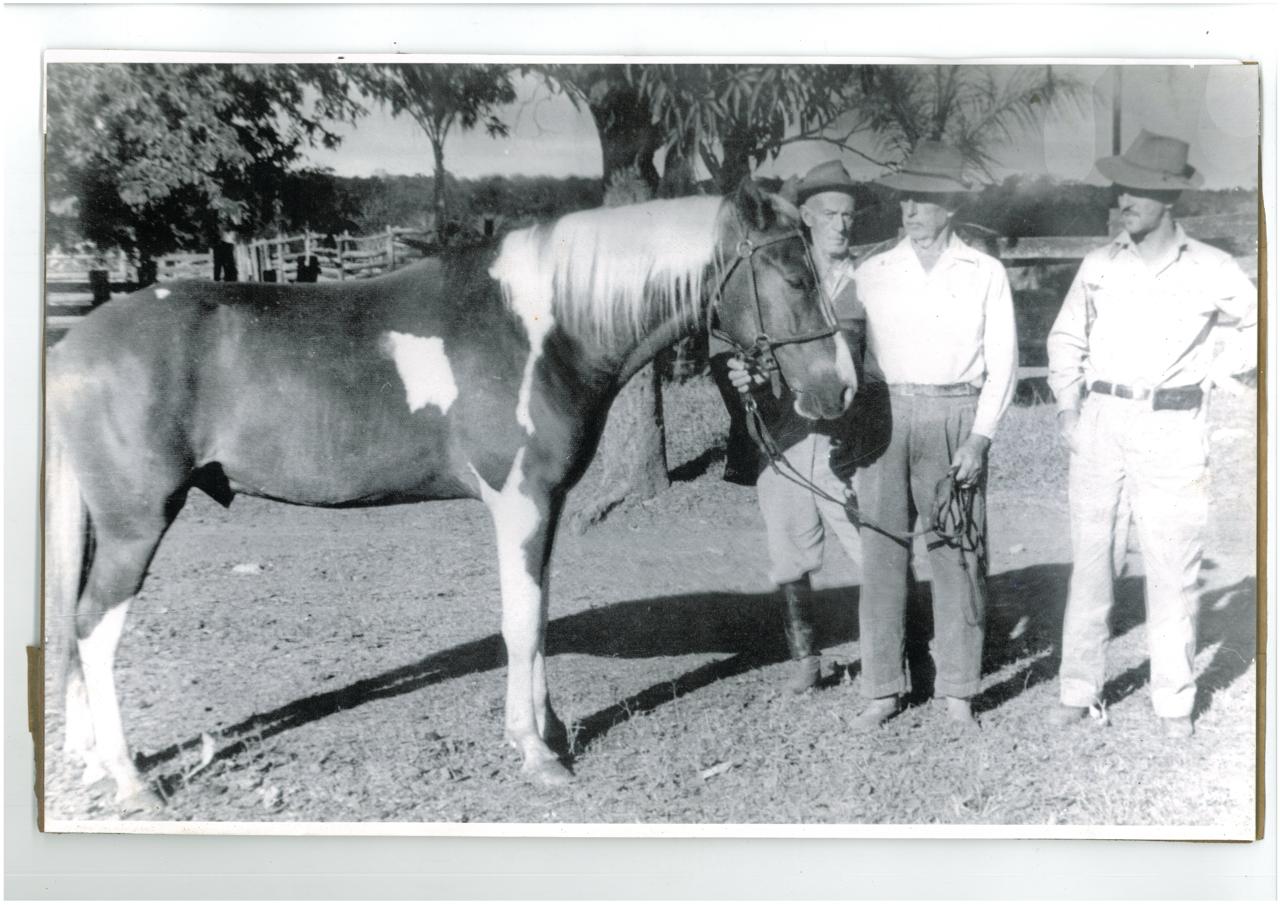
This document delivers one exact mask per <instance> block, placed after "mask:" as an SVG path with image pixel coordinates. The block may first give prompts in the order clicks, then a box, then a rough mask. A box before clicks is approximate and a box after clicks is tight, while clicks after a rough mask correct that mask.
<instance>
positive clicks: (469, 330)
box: [45, 182, 856, 811]
mask: <svg viewBox="0 0 1280 905" xmlns="http://www.w3.org/2000/svg"><path fill="white" fill-rule="evenodd" d="M713 315H715V316H716V317H717V318H718V321H719V326H718V327H717V328H716V329H717V331H718V332H719V334H720V335H723V336H726V337H727V338H729V339H730V340H731V341H732V342H734V343H735V344H736V345H737V346H738V347H739V349H740V350H742V351H744V352H751V351H754V352H756V353H757V354H760V355H761V356H763V357H765V358H766V359H768V360H770V361H776V362H777V365H778V367H779V368H780V370H781V371H782V373H783V376H784V378H785V379H786V380H787V382H788V383H789V385H790V386H791V387H792V389H793V390H794V391H795V393H796V396H797V408H798V409H799V411H800V412H801V413H802V414H804V415H806V416H808V417H814V418H830V417H835V416H837V415H838V414H840V413H841V412H842V411H843V410H844V409H845V408H847V406H848V404H849V402H850V400H851V399H852V395H853V390H854V388H855V385H856V377H855V376H854V371H853V365H852V361H851V358H850V355H849V350H848V348H847V347H846V346H845V345H844V343H843V340H842V339H841V338H840V335H839V334H838V333H837V332H836V330H835V325H834V322H833V320H832V318H831V312H830V311H829V309H828V308H827V306H826V305H825V304H824V302H823V301H822V299H821V297H820V293H819V291H818V288H817V284H816V280H815V276H814V273H813V269H812V265H811V262H810V260H809V257H808V250H807V247H806V245H805V243H804V240H803V236H802V234H801V233H800V232H799V231H798V229H797V226H796V224H795V222H794V220H793V219H792V218H791V217H790V215H789V213H788V212H787V211H786V208H785V202H781V201H780V200H779V199H777V198H775V197H774V196H769V195H767V194H765V193H763V192H762V191H761V190H760V189H759V188H757V187H756V186H755V184H754V183H751V182H746V183H744V184H743V186H742V187H741V188H740V189H739V190H738V191H737V192H736V193H734V194H733V195H731V196H729V197H728V198H725V199H720V198H711V197H695V198H684V199H678V200H670V201H652V202H647V203H643V204H637V205H632V206H629V207H619V208H609V209H601V210H594V211H583V212H578V213H573V214H569V215H567V216H565V217H563V218H561V219H560V220H558V221H555V222H554V223H550V224H545V225H542V226H537V227H532V228H529V229H524V230H520V231H517V232H513V233H510V234H509V235H507V236H506V237H505V238H504V240H503V241H502V243H501V245H500V246H499V247H498V248H497V249H496V250H495V249H492V248H483V249H475V248H473V249H466V250H458V251H454V252H449V253H446V254H445V255H443V256H441V257H439V258H434V259H428V260H425V261H422V262H419V263H417V264H415V265H413V266H411V267H408V268H406V269H404V270H401V271H398V272H395V273H392V274H388V275H384V276H382V277H379V278H376V279H372V280H368V281H362V282H355V283H340V284H318V285H315V284H313V285H294V286H287V285H275V284H248V283H211V282H180V283H171V284H167V285H165V286H153V287H150V288H147V289H144V290H141V291H139V292H136V293H133V294H131V295H129V296H127V297H124V298H120V299H117V300H113V301H111V302H109V303H107V304H106V305H103V306H102V307H100V308H98V309H97V310H95V311H94V312H92V313H91V314H89V315H88V316H87V317H86V318H85V319H84V321H83V322H82V323H81V324H79V325H78V326H77V327H76V328H75V329H74V330H72V331H71V332H70V333H69V334H68V335H67V336H66V337H65V338H64V339H63V340H62V341H61V342H59V343H58V344H57V345H56V346H55V347H54V348H52V349H51V350H50V352H49V355H48V359H47V377H46V379H47V392H46V424H47V431H48V433H47V445H46V457H47V458H46V493H47V498H46V532H47V533H46V566H45V568H46V589H47V590H46V593H47V594H48V603H47V605H46V619H47V620H49V622H48V624H49V626H50V632H51V640H52V639H53V638H55V637H57V638H60V639H61V644H60V645H57V644H53V643H51V645H50V646H51V649H53V650H54V652H55V653H54V656H55V658H56V657H57V656H58V655H59V654H60V655H61V659H62V663H61V664H60V665H61V666H62V669H61V670H60V672H61V674H62V677H63V683H64V684H63V687H62V689H61V691H62V693H64V694H65V702H66V704H65V706H66V710H65V716H66V738H65V746H64V748H65V751H66V752H68V753H69V754H70V755H72V756H75V757H77V758H79V759H81V760H83V761H84V763H85V774H86V775H85V780H86V781H87V782H89V781H96V780H97V779H99V778H102V777H103V776H104V775H109V776H110V777H111V778H112V779H113V780H114V782H115V787H116V800H117V801H118V802H121V803H122V807H123V809H124V810H125V811H137V810H153V809H157V808H159V807H160V805H161V804H162V802H161V799H160V796H159V795H158V794H157V793H156V791H155V790H153V789H151V788H150V787H149V786H148V785H147V783H146V782H144V780H143V778H142V776H141V775H140V774H139V772H138V770H137V769H136V767H135V765H134V763H133V761H132V760H131V759H130V756H129V748H128V745H127V743H126V740H125V735H124V730H123V727H122V724H121V717H120V709H119V705H118V702H117V696H116V687H115V679H114V675H113V662H114V657H115V650H116V646H117V643H118V642H119V639H120V636H121V631H122V629H123V627H124V622H125V615H126V612H127V611H128V608H129V601H130V599H131V598H132V597H133V596H134V595H135V594H136V593H137V592H138V590H139V588H140V587H141V585H142V581H143V578H144V575H145V573H146V571H147V567H148V565H149V563H150V561H151V557H152V555H153V554H154V552H155V550H156V548H157V545H158V544H159V543H160V540H161V538H162V537H163V535H164V533H165V531H166V530H167V529H168V527H169V525H170V524H171V523H172V522H173V520H174V518H175V517H176V516H177V515H178V512H179V510H181V508H182V506H183V504H184V502H185V500H186V497H187V494H188V492H189V491H190V490H191V489H192V488H199V489H200V490H202V491H204V492H205V493H207V494H209V495H210V496H212V497H213V498H214V499H215V500H217V501H219V502H220V503H222V504H223V505H229V504H230V502H231V500H232V497H233V496H234V495H235V494H238V493H244V494H251V495H254V496H259V497H265V498H268V499H273V500H279V501H283V502H289V503H295V504H301V505H306V506H327V507H353V506H378V505H387V504H394V503H408V502H418V501H426V500H444V499H458V498H475V499H479V500H481V501H483V502H484V504H485V505H486V506H487V507H488V509H489V512H490V514H491V515H492V519H493V524H494V528H495V531H496V534H497V550H498V569H499V583H500V587H501V592H502V638H503V641H504V643H505V646H506V651H507V687H506V714H505V724H506V725H505V728H506V737H507V740H508V741H509V742H510V744H511V745H512V746H514V747H515V748H516V749H518V750H519V752H520V753H521V755H522V757H523V764H522V770H523V771H524V772H525V773H526V774H527V775H528V776H529V777H531V778H532V779H533V780H535V781H536V782H538V783H542V784H559V783H563V782H565V781H567V780H568V778H569V776H570V774H569V771H568V770H567V768H566V767H565V766H564V765H563V764H562V763H561V761H560V758H559V757H558V756H557V754H556V753H555V752H554V751H553V750H552V749H551V747H550V746H549V745H548V743H547V740H548V739H553V740H554V739H559V738H563V729H564V727H563V724H562V723H561V722H560V721H559V719H558V718H557V716H556V714H555V711H554V710H553V709H552V706H551V703H550V699H549V696H548V693H547V678H546V667H545V663H544V656H543V646H544V637H545V633H546V624H547V573H548V568H547V566H548V561H549V559H550V556H551V547H552V540H553V537H554V533H555V528H556V523H557V521H558V519H559V516H560V512H561V508H562V506H563V503H564V499H565V495H566V493H567V492H568V491H569V489H570V488H571V487H572V486H573V484H574V483H575V482H576V481H577V479H578V478H579V477H580V476H581V475H582V473H583V471H584V470H585V469H586V467H587V465H588V463H589V461H590V459H591V457H592V455H593V454H594V451H595V448H596V444H597V441H598V440H599V437H600V432H601V429H602V427H603V425H604V422H605V417H606V415H607V413H608V409H609V405H610V402H611V401H612V400H613V398H614V396H615V394H616V393H617V392H618V390H619V388H620V387H621V386H622V385H623V384H624V383H625V382H626V381H627V379H628V378H630V377H631V376H632V375H633V374H634V373H635V372H636V371H637V370H639V369H640V368H641V367H642V366H643V365H644V364H645V363H646V362H648V361H649V360H650V359H651V358H653V356H654V355H655V354H656V353H657V352H658V351H660V350H661V349H663V348H664V347H666V346H669V345H671V344H672V343H673V342H675V341H676V340H678V339H679V338H681V337H682V336H685V335H688V334H690V333H692V332H693V331H695V330H696V329H697V328H698V327H699V325H700V323H701V322H702V321H703V319H706V321H707V322H708V323H710V321H711V319H712V316H713ZM53 633H57V634H56V636H55V635H54V634H53Z"/></svg>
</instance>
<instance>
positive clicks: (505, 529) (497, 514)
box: [471, 446, 542, 615]
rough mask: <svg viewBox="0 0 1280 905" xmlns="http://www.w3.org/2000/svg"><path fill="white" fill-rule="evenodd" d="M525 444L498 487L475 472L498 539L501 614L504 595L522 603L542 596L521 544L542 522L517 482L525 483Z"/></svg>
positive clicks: (505, 606) (533, 603)
mask: <svg viewBox="0 0 1280 905" xmlns="http://www.w3.org/2000/svg"><path fill="white" fill-rule="evenodd" d="M526 449H527V447H524V446H522V447H520V449H519V451H517V452H516V456H515V459H513V460H512V462H511V470H510V471H509V472H507V477H506V480H504V481H503V482H502V489H501V490H494V489H493V488H492V487H491V486H489V484H488V483H486V482H485V480H484V479H483V478H481V477H480V473H479V472H477V471H476V469H475V466H471V470H472V471H473V472H475V475H476V478H477V479H478V480H479V481H480V497H481V499H483V500H484V504H485V505H486V506H488V507H489V512H490V513H491V514H492V515H493V525H494V530H495V532H496V534H497V541H498V576H499V580H500V582H501V585H502V595H503V613H504V615H505V614H506V612H507V609H508V604H509V603H510V602H511V601H509V600H508V599H507V598H509V597H514V601H515V602H518V604H522V605H524V606H536V605H537V602H538V601H539V600H540V599H541V595H542V589H541V588H540V587H539V586H538V583H537V582H536V581H534V580H533V576H531V575H530V574H529V567H528V565H527V563H526V562H525V557H524V545H525V544H526V543H527V542H528V540H529V539H530V538H531V537H533V535H534V532H536V531H537V530H538V526H539V525H541V524H542V513H541V512H539V511H538V504H537V503H536V502H534V500H533V498H532V497H530V496H528V495H527V494H525V493H524V492H523V491H522V490H521V489H520V485H521V484H523V483H524V454H525V450H526Z"/></svg>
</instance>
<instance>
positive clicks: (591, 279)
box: [490, 196, 721, 341]
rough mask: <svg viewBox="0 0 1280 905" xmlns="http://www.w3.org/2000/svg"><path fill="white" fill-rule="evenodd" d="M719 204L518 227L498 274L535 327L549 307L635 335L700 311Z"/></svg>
mask: <svg viewBox="0 0 1280 905" xmlns="http://www.w3.org/2000/svg"><path fill="white" fill-rule="evenodd" d="M720 207H721V199H720V198H718V197H708V196H695V197H691V198H677V199H673V200H664V201H647V202H644V203H641V204H632V205H628V206H625V207H610V208H598V209H596V210H589V211H579V212H577V213H572V214H568V215H566V216H564V217H561V218H560V219H559V220H557V221H555V222H554V223H550V224H545V225H542V226H536V227H530V228H528V229H522V230H518V231H516V232H513V233H510V234H509V235H508V236H507V237H506V238H505V239H504V240H503V242H502V250H501V252H500V253H499V255H498V258H497V260H496V261H495V262H494V265H493V268H492V270H491V271H490V273H491V274H492V275H493V276H494V277H495V278H496V279H498V280H500V281H501V282H502V289H503V294H504V295H505V296H506V299H507V301H508V303H509V304H510V305H512V307H513V308H515V309H516V310H517V311H518V312H520V313H521V314H522V317H523V318H524V320H525V323H526V325H528V324H529V323H530V322H531V321H530V318H529V316H528V314H529V313H532V314H534V316H535V317H534V319H535V320H536V319H537V315H539V314H549V315H551V316H552V317H554V318H555V319H556V321H558V322H565V323H566V324H567V325H568V326H570V327H571V328H574V329H576V330H586V331H589V332H590V333H592V334H593V335H595V336H596V337H597V338H601V339H604V340H606V341H621V340H624V339H626V338H635V337H638V336H639V335H641V333H642V332H643V331H644V329H645V327H646V324H652V322H653V321H654V320H655V319H657V318H666V317H669V316H673V315H674V316H681V317H695V316H696V314H697V310H698V306H699V302H700V300H701V299H702V292H703V283H704V280H705V279H706V275H707V272H708V265H711V264H715V263H717V262H716V261H715V258H716V249H717V232H718V231H717V228H716V227H717V218H718V217H719V214H720ZM548 326H549V323H548Z"/></svg>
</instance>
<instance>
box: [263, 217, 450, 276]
mask: <svg viewBox="0 0 1280 905" xmlns="http://www.w3.org/2000/svg"><path fill="white" fill-rule="evenodd" d="M429 238H430V233H427V232H425V231H423V230H418V229H406V228H403V227H394V226H388V227H387V228H386V231H385V232H381V233H377V234H375V235H372V236H352V235H349V234H347V233H343V234H342V235H341V236H325V237H322V236H320V235H319V234H317V233H310V232H308V233H303V234H302V235H298V236H282V237H280V238H277V239H259V240H257V241H256V242H250V243H249V244H248V245H247V246H245V247H244V259H245V260H246V261H247V266H246V267H244V269H243V272H242V274H241V278H242V279H247V280H254V281H260V282H263V281H265V282H282V283H292V282H296V281H297V279H298V273H299V269H300V266H306V265H307V264H309V263H310V261H311V259H312V258H315V264H316V265H318V267H319V273H318V279H320V280H359V279H365V278H368V277H374V276H378V275H379V274H383V273H387V272H389V271H392V270H395V269H396V268H397V267H403V266H404V265H405V264H407V263H409V262H410V261H415V260H417V259H418V258H421V257H423V255H424V252H423V250H422V246H424V245H426V243H427V242H428V240H429ZM413 239H417V240H418V241H417V242H412V241H406V240H413Z"/></svg>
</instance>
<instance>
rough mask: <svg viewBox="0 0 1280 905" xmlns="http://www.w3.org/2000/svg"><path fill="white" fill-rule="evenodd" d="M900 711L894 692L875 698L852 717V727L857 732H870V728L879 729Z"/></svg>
mask: <svg viewBox="0 0 1280 905" xmlns="http://www.w3.org/2000/svg"><path fill="white" fill-rule="evenodd" d="M901 712H902V708H901V707H900V706H899V704H898V696H897V695H896V694H893V695H889V696H888V697H885V698H876V699H874V700H873V701H872V702H871V703H870V704H868V705H867V708H866V709H865V710H863V711H862V713H860V714H858V715H857V716H856V717H854V719H853V728H854V729H855V730H857V731H859V732H870V731H871V730H872V729H879V728H880V727H881V726H883V725H884V724H885V723H887V722H889V720H891V719H893V718H894V717H895V716H897V715H898V714H899V713H901Z"/></svg>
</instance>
